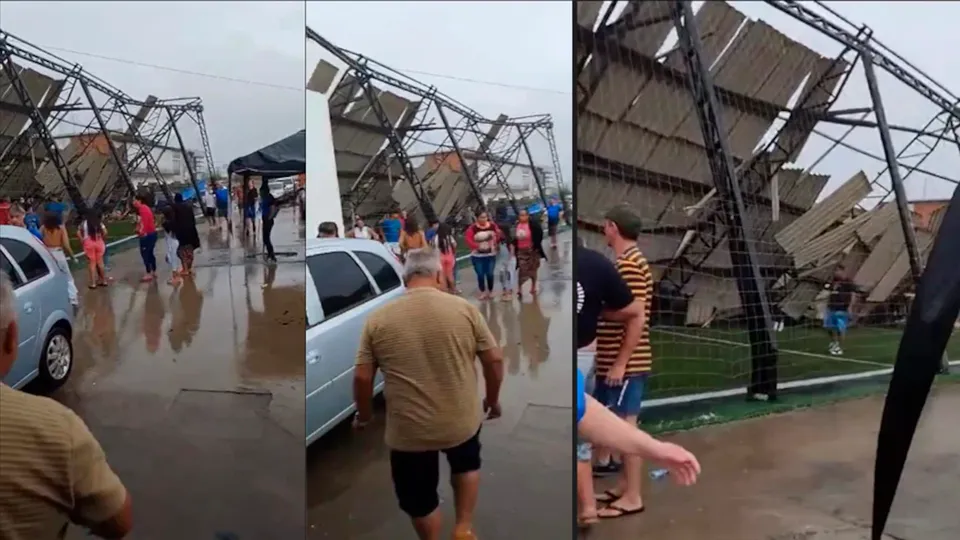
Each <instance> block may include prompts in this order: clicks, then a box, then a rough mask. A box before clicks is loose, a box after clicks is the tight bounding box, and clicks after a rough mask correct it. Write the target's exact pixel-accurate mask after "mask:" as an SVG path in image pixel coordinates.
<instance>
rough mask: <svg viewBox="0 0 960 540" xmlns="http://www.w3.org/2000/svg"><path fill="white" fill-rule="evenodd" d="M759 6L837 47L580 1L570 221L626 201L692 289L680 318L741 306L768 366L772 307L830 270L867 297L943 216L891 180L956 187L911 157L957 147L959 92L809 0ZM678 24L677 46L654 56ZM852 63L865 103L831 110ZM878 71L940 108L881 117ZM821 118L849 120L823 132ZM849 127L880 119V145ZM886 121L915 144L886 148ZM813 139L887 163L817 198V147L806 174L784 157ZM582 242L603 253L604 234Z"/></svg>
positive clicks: (736, 311) (668, 8)
mask: <svg viewBox="0 0 960 540" xmlns="http://www.w3.org/2000/svg"><path fill="white" fill-rule="evenodd" d="M623 4H626V5H625V6H624V5H623ZM766 4H768V5H770V6H772V7H773V8H775V9H776V10H778V11H780V12H782V13H784V14H786V15H789V16H790V17H792V18H793V19H795V20H797V21H800V22H802V23H803V24H805V25H806V26H808V27H810V28H813V29H816V30H818V31H819V32H821V33H822V34H824V35H826V36H829V37H830V38H832V39H833V40H834V41H835V42H838V43H839V44H841V45H842V47H843V50H842V52H841V53H840V54H838V55H836V56H834V57H824V56H821V55H820V54H819V53H817V52H816V51H814V50H813V49H811V48H809V47H807V46H806V45H804V44H803V43H800V42H798V41H796V40H794V39H792V38H790V37H788V36H786V35H784V34H782V33H781V32H779V31H778V30H777V29H776V28H774V27H772V26H771V25H769V24H767V23H765V22H764V21H762V20H753V19H750V18H748V17H747V16H746V15H744V14H743V13H741V12H740V11H738V10H737V9H735V8H734V7H732V6H731V5H730V4H728V3H726V2H723V1H711V2H703V3H702V6H701V7H700V9H699V10H697V11H696V12H694V9H693V7H692V5H691V3H690V2H682V1H657V2H652V1H650V2H641V1H629V2H625V3H624V2H616V1H614V2H609V3H606V9H604V6H605V4H604V3H603V2H583V1H581V2H578V3H577V29H576V55H577V56H576V59H577V67H576V71H575V73H576V75H577V89H576V93H577V96H576V99H577V108H578V110H577V114H578V123H577V126H578V127H577V129H578V133H577V152H576V166H577V172H578V175H577V200H578V203H579V204H578V209H577V219H578V223H579V226H580V230H581V231H594V232H599V227H600V226H601V225H602V221H603V215H604V212H605V211H606V210H607V209H609V208H610V207H611V206H613V205H614V204H617V203H620V202H627V203H630V204H632V205H633V206H634V207H635V208H636V209H637V210H638V211H639V212H640V214H641V216H642V217H643V218H644V221H645V224H644V231H643V235H642V236H641V238H640V240H639V244H640V246H641V248H642V249H643V250H644V252H645V254H646V256H647V258H648V259H649V260H650V262H651V263H652V265H653V266H654V268H656V278H657V279H658V280H659V281H660V283H661V284H667V285H669V286H670V287H671V288H672V289H673V290H675V291H677V292H678V293H679V294H680V295H681V296H683V297H685V298H686V299H687V312H686V314H685V316H686V323H687V324H709V323H710V322H711V321H712V320H714V319H715V318H716V317H727V316H737V317H741V318H742V319H745V320H746V322H747V326H748V327H749V329H750V332H751V343H752V344H753V345H754V348H753V352H754V358H755V359H756V358H757V357H766V358H767V360H769V359H770V358H774V359H775V356H776V351H775V338H774V337H773V336H772V335H770V328H771V327H772V313H774V312H778V311H779V312H781V313H782V314H785V315H787V316H790V317H794V318H799V317H801V316H803V315H805V314H807V313H808V311H809V310H810V308H811V306H812V305H813V302H814V300H815V298H816V297H817V295H818V294H820V293H821V291H822V290H823V284H824V282H825V281H826V280H829V279H830V276H831V275H832V273H833V271H834V269H835V268H836V267H837V265H838V264H843V265H844V267H845V268H847V269H850V270H852V271H853V272H854V273H855V281H856V283H857V284H858V285H860V286H861V287H862V288H864V289H865V290H866V291H867V295H868V302H869V303H873V304H874V305H877V304H880V303H883V302H885V301H887V300H889V299H891V298H892V297H893V296H894V295H895V293H897V292H901V291H903V290H904V289H905V288H907V287H909V286H911V284H912V283H913V282H914V280H915V279H916V278H917V277H918V276H919V274H920V271H921V268H922V264H923V257H924V255H925V251H926V250H927V249H928V248H929V246H930V245H931V243H932V239H933V237H934V235H935V234H936V232H937V228H936V227H937V219H931V220H930V222H929V223H927V224H924V225H923V227H920V226H918V224H917V223H915V222H914V221H915V220H914V219H913V216H912V215H911V212H910V210H909V206H908V202H907V200H906V195H905V192H904V188H903V180H904V179H906V178H907V177H909V176H910V175H912V174H914V173H919V174H920V175H922V176H927V177H934V178H938V179H941V180H946V181H949V182H952V183H954V184H956V183H957V180H956V177H955V176H954V177H950V176H949V175H938V174H936V173H933V172H931V171H927V170H924V169H922V168H920V167H921V165H922V164H923V162H924V161H925V160H926V159H927V157H929V156H930V155H931V154H932V153H933V152H934V150H935V149H936V148H938V147H943V146H954V147H955V149H956V150H960V142H958V135H957V130H958V129H960V109H958V107H957V104H958V103H960V98H957V97H956V96H955V95H954V94H952V93H951V92H950V91H949V90H948V89H946V88H944V87H943V86H942V85H940V84H938V83H937V82H936V81H934V80H933V79H931V78H930V77H929V76H927V75H925V74H923V73H922V72H921V71H920V70H919V69H917V68H916V67H914V66H913V65H912V64H910V63H909V62H907V61H906V60H904V59H902V58H901V57H899V56H898V55H896V53H894V52H892V51H890V50H889V49H887V48H886V47H885V46H884V45H883V44H882V43H880V42H879V41H877V40H876V39H874V38H873V37H872V32H871V31H870V29H868V28H866V27H862V26H861V27H855V26H853V25H852V24H851V23H849V21H846V19H843V18H842V17H841V16H839V15H838V14H836V13H835V12H833V11H832V10H831V9H830V8H828V7H825V6H822V5H821V3H820V2H814V3H813V4H810V3H808V2H803V3H800V2H789V1H767V2H766ZM818 8H819V9H818ZM601 11H603V13H601ZM617 12H619V14H618V15H614V14H615V13H617ZM672 30H676V40H677V42H676V43H677V44H676V46H675V47H673V48H672V49H669V50H667V51H666V52H662V53H661V52H660V51H661V50H663V49H665V48H667V46H668V35H669V34H670V32H671V31H672ZM858 64H859V67H860V69H861V70H862V71H863V74H864V78H865V80H866V86H867V89H868V90H869V94H870V97H871V101H872V103H871V104H868V105H867V106H866V107H863V108H856V109H844V110H838V109H836V108H835V107H834V105H835V103H836V101H837V98H838V97H839V96H840V94H841V92H842V91H843V89H844V88H845V87H846V86H847V84H848V82H849V81H850V79H851V74H852V72H853V70H854V67H855V66H857V65H858ZM878 71H881V72H884V73H886V74H888V75H890V76H892V77H893V78H894V79H896V80H898V81H900V82H901V83H903V84H904V85H906V86H907V87H909V88H910V89H912V90H913V91H914V92H916V93H917V94H919V95H920V96H922V97H923V98H925V99H926V100H927V101H929V102H930V103H932V104H934V105H935V106H936V108H937V109H938V113H937V114H936V116H935V117H934V118H933V119H932V120H930V121H929V122H928V123H927V125H925V126H923V127H919V128H915V127H907V126H897V125H892V124H890V123H889V122H888V120H887V117H886V113H885V111H884V109H883V100H882V97H881V95H880V90H879V87H878V85H877V82H876V72H878ZM888 105H892V103H891V104H888ZM870 116H872V117H873V118H872V119H868V117H870ZM823 124H837V125H843V126H849V127H850V129H849V130H848V131H847V133H846V134H845V135H844V136H843V137H839V138H836V137H834V138H831V137H829V136H827V135H824V134H823V133H822V131H820V130H819V129H818V126H821V125H823ZM857 127H863V128H869V129H873V130H874V133H875V134H876V136H877V140H878V141H880V142H881V143H882V147H883V152H884V156H882V157H880V158H877V157H876V156H873V155H870V154H869V153H868V152H866V151H864V150H862V149H860V148H857V147H855V146H852V145H850V144H849V143H845V141H844V139H845V137H846V135H847V134H849V132H850V131H852V130H853V129H854V128H857ZM891 131H895V132H900V133H908V134H911V135H913V140H912V141H911V142H910V143H909V144H907V145H906V146H905V147H904V148H902V149H901V150H900V151H899V152H897V151H896V149H895V148H894V147H893V144H892V141H891V137H890V132H891ZM813 135H818V136H821V137H825V138H827V139H828V140H830V141H831V142H832V143H833V144H832V145H831V147H830V148H829V149H828V150H827V152H828V153H829V152H831V151H833V150H835V149H836V148H843V149H844V151H854V152H857V153H859V154H860V155H867V156H869V157H872V158H874V159H880V160H882V161H884V162H885V163H886V164H887V168H886V169H884V170H883V171H881V172H880V173H879V174H877V175H876V176H874V177H873V178H869V177H868V176H867V175H866V174H865V173H864V172H863V171H861V170H857V169H853V170H849V171H848V172H846V173H844V175H845V176H849V180H847V181H846V182H844V183H843V185H841V186H840V187H839V188H838V189H836V190H834V191H833V192H832V193H830V194H829V195H827V196H826V197H823V195H824V194H823V193H822V191H823V189H824V186H825V185H826V184H827V181H828V180H829V176H827V175H824V174H819V173H817V172H815V171H814V170H813V169H814V168H816V165H817V164H818V163H819V162H820V161H821V160H822V159H823V157H821V158H820V159H818V160H817V161H816V162H814V164H813V165H812V166H811V167H809V168H808V169H807V170H804V169H802V168H797V167H792V166H790V165H791V164H793V163H796V161H797V158H798V157H799V155H800V153H801V151H802V150H803V149H804V148H805V146H806V145H807V142H808V140H810V138H811V137H812V136H813ZM825 155H826V154H824V156H825ZM954 157H956V156H954ZM908 159H909V160H910V162H909V164H908ZM851 161H853V160H851ZM958 165H960V161H958ZM851 169H852V167H851ZM901 169H902V170H904V171H907V172H906V173H905V174H903V175H902V176H901ZM955 170H956V168H954V171H955ZM954 175H956V173H955V172H954ZM583 236H584V238H585V240H586V241H587V243H588V245H589V244H591V243H592V244H594V245H595V246H597V247H601V246H599V244H601V238H600V237H599V235H598V234H591V233H589V232H584V233H583ZM767 368H769V365H768V366H767ZM767 368H765V369H767ZM773 369H775V368H773ZM759 371H762V370H759ZM761 378H762V377H761ZM774 379H775V377H774ZM775 392H776V388H775V384H774V385H773V386H772V387H771V386H770V385H769V379H767V380H766V381H760V380H755V381H754V384H753V385H752V392H751V393H761V394H768V395H772V394H773V393H775Z"/></svg>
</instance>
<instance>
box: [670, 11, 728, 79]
mask: <svg viewBox="0 0 960 540" xmlns="http://www.w3.org/2000/svg"><path fill="white" fill-rule="evenodd" d="M694 19H695V21H696V25H697V31H698V32H699V33H700V38H701V41H702V42H703V47H702V49H701V51H700V55H701V57H702V58H703V61H704V63H705V64H706V65H708V66H709V65H711V64H713V62H714V61H715V60H716V59H717V58H718V57H719V56H720V53H722V52H723V51H724V49H725V48H726V47H727V45H729V44H730V41H731V40H732V39H733V38H734V36H735V35H736V33H737V29H738V28H740V25H742V24H743V22H744V21H745V20H746V15H744V14H743V13H740V12H739V11H737V10H736V9H734V8H733V7H732V6H731V5H730V4H728V3H726V2H704V3H703V4H702V5H701V7H700V9H699V10H698V11H697V13H696V16H695V17H694ZM664 63H665V64H666V65H668V66H670V67H672V68H674V69H677V70H680V71H686V66H685V65H684V63H683V58H682V56H681V53H680V51H679V50H675V51H672V52H671V53H670V54H668V55H667V58H666V60H665V61H664Z"/></svg>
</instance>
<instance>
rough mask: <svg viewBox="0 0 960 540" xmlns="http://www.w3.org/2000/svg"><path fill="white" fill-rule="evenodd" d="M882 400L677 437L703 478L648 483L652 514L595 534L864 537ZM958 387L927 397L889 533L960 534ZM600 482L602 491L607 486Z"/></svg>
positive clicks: (715, 539) (795, 539) (945, 539)
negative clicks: (691, 482) (683, 484)
mask: <svg viewBox="0 0 960 540" xmlns="http://www.w3.org/2000/svg"><path fill="white" fill-rule="evenodd" d="M883 399H884V397H883V396H876V397H871V398H867V399H862V400H857V401H850V402H845V403H839V404H835V405H829V406H823V407H819V408H816V409H808V410H803V411H796V412H793V413H787V414H783V415H775V416H769V417H766V418H759V419H755V420H746V421H742V422H737V423H734V424H728V425H723V426H713V427H706V428H702V429H698V430H695V431H691V432H687V433H680V434H677V435H675V436H673V437H670V439H671V440H673V441H675V442H678V443H680V444H683V445H684V446H686V447H687V448H689V449H690V450H692V451H693V452H694V453H695V454H696V455H697V457H698V459H699V460H700V464H701V466H702V467H703V475H702V477H701V479H700V482H699V483H698V484H697V485H696V486H695V487H692V488H680V487H677V486H675V485H672V484H671V483H670V482H669V481H668V480H662V481H658V482H653V481H651V480H649V479H647V480H646V485H645V486H644V493H645V496H644V503H645V505H646V507H647V511H646V512H645V513H643V514H641V515H638V516H629V517H624V518H619V519H616V520H609V521H605V522H602V523H600V524H599V525H597V526H595V527H594V528H593V530H592V531H591V532H590V533H589V535H587V537H588V538H591V539H593V540H620V539H633V538H656V539H657V540H691V539H699V538H704V539H706V538H709V539H710V540H801V539H802V540H868V539H869V538H870V528H869V527H870V523H871V520H872V518H871V504H872V500H873V467H874V457H875V451H876V441H877V430H878V428H879V425H880V415H881V412H882V410H883ZM958 410H960V385H956V384H954V385H942V386H940V387H939V388H937V389H935V390H934V393H933V396H932V397H931V399H930V401H929V402H928V403H927V406H926V410H925V411H924V416H923V419H922V420H921V424H920V428H919V430H918V432H917V436H916V438H915V440H914V443H913V447H912V448H911V450H910V457H909V459H908V461H907V466H906V469H905V470H904V474H903V479H902V481H901V484H900V490H899V492H898V493H897V498H896V500H895V502H894V506H893V511H892V513H891V518H890V522H889V525H888V527H887V531H886V532H887V533H888V535H889V536H885V538H888V539H889V540H955V539H957V538H960V513H958V512H957V509H958V508H960V489H957V480H958V479H960V430H957V420H956V418H957V411H958ZM609 482H610V481H605V482H604V483H598V485H597V489H598V490H600V489H604V488H607V487H609Z"/></svg>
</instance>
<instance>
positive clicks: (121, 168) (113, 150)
mask: <svg viewBox="0 0 960 540" xmlns="http://www.w3.org/2000/svg"><path fill="white" fill-rule="evenodd" d="M79 80H80V89H82V90H83V94H84V95H85V96H87V102H89V103H90V110H92V111H93V116H94V118H96V119H97V125H98V126H100V133H103V136H104V137H106V139H107V141H106V142H107V147H108V148H109V149H110V156H112V157H113V162H114V163H115V164H116V165H117V172H118V173H119V174H120V179H121V180H123V183H124V184H126V185H127V189H129V190H130V198H133V197H135V196H136V195H137V190H136V188H135V187H134V186H133V181H132V180H130V175H129V174H127V167H126V164H124V163H123V160H122V159H120V154H119V153H118V152H117V147H116V146H114V144H113V138H112V137H111V136H110V130H109V129H108V128H107V123H106V122H105V121H104V120H103V115H102V114H100V108H99V107H97V103H96V101H94V99H93V94H91V93H90V87H89V86H88V85H87V81H86V80H84V79H82V78H81V79H79Z"/></svg>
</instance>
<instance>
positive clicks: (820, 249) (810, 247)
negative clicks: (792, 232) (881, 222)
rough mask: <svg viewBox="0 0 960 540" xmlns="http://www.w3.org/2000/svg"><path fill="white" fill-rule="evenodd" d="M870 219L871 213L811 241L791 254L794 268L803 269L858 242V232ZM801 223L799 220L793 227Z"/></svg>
mask: <svg viewBox="0 0 960 540" xmlns="http://www.w3.org/2000/svg"><path fill="white" fill-rule="evenodd" d="M868 219H870V214H869V213H866V214H862V215H860V216H857V217H855V218H853V219H850V220H849V221H846V222H845V223H843V224H841V225H839V226H837V227H835V228H833V229H830V230H829V231H827V232H825V233H823V234H821V235H820V236H818V237H816V238H814V239H812V240H809V241H808V242H807V243H806V244H804V245H802V246H801V247H800V248H799V249H797V250H796V251H795V252H794V253H792V254H791V255H793V264H794V266H795V267H797V268H803V267H804V266H807V265H808V264H815V263H817V262H818V261H821V260H823V259H825V258H827V257H830V256H832V255H835V254H837V253H839V252H841V251H843V250H844V249H846V248H847V247H849V246H850V245H851V244H852V243H853V242H856V241H857V237H856V231H857V229H858V228H859V227H860V226H861V225H863V224H864V223H865V222H866V221H867V220H868ZM799 221H800V220H799V219H798V220H797V221H795V222H794V223H793V225H796V224H797V223H798V222H799Z"/></svg>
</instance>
